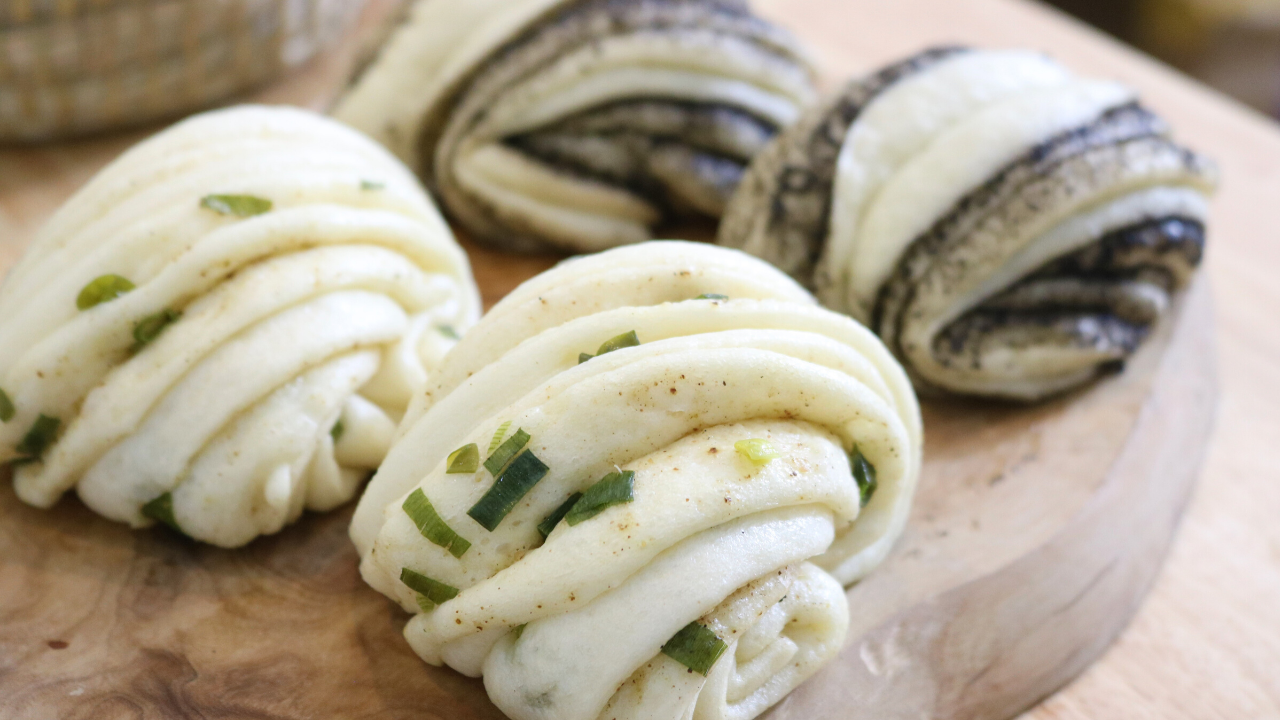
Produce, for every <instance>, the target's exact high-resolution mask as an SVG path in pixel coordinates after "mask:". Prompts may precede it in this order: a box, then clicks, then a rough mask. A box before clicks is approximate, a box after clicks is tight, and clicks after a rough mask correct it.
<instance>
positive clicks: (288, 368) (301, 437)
mask: <svg viewBox="0 0 1280 720" xmlns="http://www.w3.org/2000/svg"><path fill="white" fill-rule="evenodd" d="M210 195H230V196H248V197H250V198H256V199H257V200H259V201H267V202H269V204H270V205H269V209H266V210H265V212H248V213H246V214H245V215H244V216H238V215H236V214H235V213H230V214H224V213H222V212H219V211H217V210H215V209H212V208H210V207H206V205H205V204H204V203H203V199H204V198H205V197H206V196H210ZM259 209H261V208H259ZM107 275H116V276H119V277H122V278H124V279H125V280H127V281H128V282H129V283H130V284H131V285H132V286H134V287H133V288H132V289H130V290H128V291H127V292H125V293H124V294H122V295H120V296H118V297H115V298H113V299H109V300H107V301H105V302H101V303H99V304H97V305H94V306H91V307H88V308H85V309H81V308H79V307H78V306H77V298H78V296H79V295H80V292H81V290H82V288H85V287H86V286H87V285H89V284H90V283H92V282H94V281H95V279H97V278H101V277H103V276H107ZM161 313H167V315H166V316H165V317H167V324H163V325H162V329H161V330H160V331H159V332H157V333H154V336H153V337H149V338H147V342H145V343H143V342H140V340H139V338H138V336H137V335H136V334H135V330H136V328H138V326H139V323H140V322H142V321H143V320H144V319H146V318H149V317H153V316H159V314H161ZM478 313H479V300H478V293H477V291H476V288H475V286H474V282H473V281H472V279H471V274H470V268H469V266H468V263H467V259H466V257H465V255H464V254H463V253H462V251H461V249H460V248H458V246H457V245H456V244H455V243H454V241H453V238H452V235H451V233H450V232H449V229H448V227H447V226H446V225H445V224H444V222H443V220H442V219H441V218H440V216H439V214H438V212H437V211H436V210H435V208H434V206H432V204H431V203H430V201H429V200H428V199H427V198H426V196H425V195H424V194H423V192H422V190H421V188H420V187H419V186H418V184H417V182H416V180H415V179H414V177H413V176H412V174H411V173H409V172H408V171H407V170H406V169H405V168H404V166H403V165H401V164H400V163H399V162H398V161H397V160H396V159H395V158H394V157H392V156H391V155H390V154H388V153H387V152H386V151H385V150H383V149H382V148H380V147H378V146H377V145H376V144H374V143H373V142H371V141H369V140H368V139H367V138H364V137H362V136H360V135H359V134H358V133H355V132H353V131H351V130H349V129H347V128H345V127H343V126H342V125H339V124H337V123H334V122H332V121H329V120H326V119H323V118H320V117H318V116H315V115H313V114H311V113H307V112H304V111H300V110H294V109H285V108H269V107H253V106H246V107H239V108H232V109H229V110H222V111H216V112H211V113H206V114H204V115H199V116H196V117H193V118H191V119H188V120H186V121H184V122H181V123H179V124H177V125H175V126H174V127H172V128H170V129H168V130H166V131H164V132H162V133H160V134H158V135H156V136H155V137H153V138H151V139H149V140H147V141H145V142H143V143H141V144H139V145H138V146H136V147H134V148H133V149H131V150H129V151H128V152H126V153H125V154H124V155H123V156H121V157H120V158H119V159H117V160H116V161H115V162H113V163H112V164H111V165H109V166H108V167H107V168H106V169H104V170H103V171H102V172H100V173H99V174H98V175H97V176H95V177H94V178H93V179H92V180H91V181H90V182H89V183H88V184H87V185H86V186H85V187H84V188H83V189H82V190H81V191H80V192H79V193H77V194H76V195H75V196H74V197H72V198H71V199H70V200H69V201H67V203H66V204H65V205H64V206H63V207H62V208H61V209H60V210H59V211H58V212H57V213H56V214H55V215H54V216H53V217H52V218H51V219H50V220H49V221H48V223H47V224H46V225H45V227H44V228H43V229H42V231H41V232H40V234H39V235H38V236H37V237H36V239H35V240H34V241H33V243H32V245H31V247H30V248H29V249H28V251H27V253H26V254H25V255H24V257H23V258H22V260H21V261H20V262H19V263H18V264H17V266H16V267H15V268H14V270H13V271H12V273H11V274H10V276H9V277H8V278H7V280H6V282H5V283H4V285H3V287H0V317H3V320H2V321H0V390H2V391H3V392H4V394H5V397H7V398H8V399H9V400H10V401H11V402H12V403H13V405H14V410H15V412H14V416H13V417H12V418H10V419H9V420H7V421H6V422H4V423H2V424H0V462H5V461H13V460H17V461H19V463H18V464H17V466H16V468H15V472H14V474H15V488H16V490H17V493H18V495H19V497H21V498H22V499H23V500H25V501H26V502H28V503H31V504H33V505H37V506H40V507H50V506H52V505H53V504H54V503H56V502H57V500H58V499H59V498H60V497H61V496H62V495H63V493H65V492H66V491H68V490H71V489H72V488H75V489H76V490H77V492H78V493H79V495H80V497H81V499H83V500H84V502H85V503H86V504H87V505H89V507H90V508H92V509H93V510H95V511H97V512H98V513H100V514H102V515H104V516H106V517H108V518H111V519H113V520H118V521H120V522H125V523H128V524H130V525H132V526H134V527H142V526H146V525H150V524H152V523H154V522H155V521H156V520H157V519H159V520H162V521H165V522H169V521H170V520H172V521H174V524H176V526H177V527H178V528H179V529H180V530H181V531H182V532H183V533H185V534H187V535H189V536H190V537H193V538H195V539H198V540H201V541H204V542H209V543H213V544H216V545H222V546H228V547H233V546H238V545H243V544H244V543H247V542H249V541H250V540H252V539H253V538H255V537H257V536H258V535H261V534H264V533H273V532H277V531H279V530H280V529H281V528H282V527H283V526H284V525H285V524H287V523H288V522H292V521H293V520H295V519H297V517H298V516H299V514H300V513H301V512H302V511H303V509H305V508H310V509H314V510H329V509H332V508H334V507H336V506H338V505H340V504H342V503H343V502H346V501H347V500H349V499H350V498H351V497H352V496H353V495H354V494H355V492H356V490H357V489H358V487H359V485H360V483H361V481H362V480H363V479H364V477H365V476H366V475H367V474H368V473H369V472H370V471H371V470H373V469H374V468H376V467H377V465H378V464H379V463H380V462H381V460H382V457H383V456H384V455H385V453H386V451H387V449H388V447H389V446H390V443H391V438H392V436H393V435H394V432H395V425H396V422H397V421H398V420H399V419H400V417H401V415H402V414H403V413H404V411H405V408H406V407H407V406H408V404H409V400H410V398H411V397H413V396H414V395H417V394H420V393H421V392H423V391H424V390H425V387H426V383H427V378H428V376H429V373H430V372H432V371H434V369H435V368H436V366H438V364H439V361H440V359H441V357H442V356H443V349H447V345H448V344H452V341H449V340H447V339H446V338H444V337H443V335H441V334H440V332H439V331H438V330H437V328H438V327H440V326H446V325H447V326H449V327H451V328H453V330H454V331H455V332H463V331H465V330H466V329H467V328H468V327H469V326H470V325H471V324H473V323H474V321H475V319H476V317H477V316H478ZM426 334H434V335H439V336H440V337H441V340H433V341H431V342H428V341H426V340H425V339H424V337H423V336H424V335H426ZM440 343H446V345H445V347H444V348H442V347H441V345H440ZM41 416H44V417H46V418H54V419H56V424H57V427H56V431H55V432H54V433H53V434H52V435H51V436H50V437H49V438H48V440H49V442H48V443H47V446H46V447H43V448H38V450H39V452H38V453H36V454H34V455H33V454H32V447H31V446H30V444H29V443H27V442H26V438H27V435H28V434H29V432H30V431H31V429H32V428H33V427H36V426H37V425H38V424H39V423H38V418H40V417H41ZM46 424H47V421H46ZM160 500H164V501H167V502H168V503H169V506H170V507H171V515H172V517H171V518H168V517H164V516H163V513H162V514H161V515H157V513H156V512H155V511H154V510H144V508H146V507H148V506H149V504H151V503H152V502H153V501H160Z"/></svg>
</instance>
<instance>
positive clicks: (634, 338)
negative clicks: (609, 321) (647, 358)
mask: <svg viewBox="0 0 1280 720" xmlns="http://www.w3.org/2000/svg"><path fill="white" fill-rule="evenodd" d="M639 344H640V337H639V336H638V335H636V331H635V330H632V331H631V332H625V333H622V334H621V335H618V336H616V337H611V338H609V339H608V340H605V341H604V344H603V345H601V346H600V349H599V350H596V354H595V355H589V354H587V353H578V364H579V365H581V364H582V363H584V362H586V361H588V360H590V359H591V358H594V357H600V356H601V355H604V354H605V353H611V352H613V351H614V350H621V349H622V348H629V347H635V346H637V345H639Z"/></svg>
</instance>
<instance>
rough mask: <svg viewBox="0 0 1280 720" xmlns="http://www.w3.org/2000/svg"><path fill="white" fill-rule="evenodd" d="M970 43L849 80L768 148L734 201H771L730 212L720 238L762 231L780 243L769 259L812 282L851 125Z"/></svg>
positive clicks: (737, 240)
mask: <svg viewBox="0 0 1280 720" xmlns="http://www.w3.org/2000/svg"><path fill="white" fill-rule="evenodd" d="M967 51H968V49H967V48H963V47H938V48H931V49H928V50H925V51H923V52H921V53H918V54H916V55H913V56H911V57H909V58H907V59H905V60H903V61H901V62H898V63H895V64H893V65H890V66H888V67H886V68H884V69H882V70H880V71H879V72H877V73H875V74H874V75H872V76H870V77H867V78H863V79H860V80H856V81H854V82H851V83H849V84H848V85H847V86H845V88H844V89H843V90H842V91H841V92H840V93H838V94H837V95H836V96H835V97H833V98H832V99H831V100H829V101H827V103H826V105H825V106H823V107H821V108H820V109H818V110H817V111H815V112H810V113H807V114H806V115H805V116H804V117H802V118H801V119H800V120H799V121H798V122H797V123H796V124H795V125H794V126H793V127H791V128H790V129H789V130H788V132H787V135H786V140H785V141H784V142H782V143H780V144H775V145H773V146H771V147H769V148H767V149H766V150H765V151H764V152H763V153H761V155H760V157H758V158H757V160H756V162H757V163H758V166H757V170H756V171H755V172H752V173H751V174H749V175H748V176H747V179H746V180H745V182H747V183H750V185H749V186H744V187H743V188H742V190H741V197H740V198H739V201H738V202H736V203H735V205H737V204H738V203H741V202H742V201H743V200H749V201H750V202H751V204H752V205H755V204H764V205H767V208H768V209H767V211H765V210H761V209H759V208H757V207H744V208H742V213H741V215H740V216H739V217H734V213H730V215H729V216H727V217H726V218H725V226H724V227H722V228H721V233H720V239H721V242H722V243H723V244H725V245H729V246H735V245H737V246H739V247H740V246H741V243H745V242H748V241H749V240H750V238H751V236H752V234H753V233H756V232H763V234H764V235H765V236H766V237H767V238H768V243H769V244H770V245H771V246H773V248H774V249H773V250H772V251H771V253H772V257H770V258H769V259H770V260H771V261H773V262H774V263H775V264H776V265H778V267H779V268H780V269H781V270H782V271H783V272H786V273H787V274H789V275H791V276H792V277H793V278H795V279H796V280H797V281H798V282H800V283H802V284H803V285H805V286H807V287H809V288H812V287H813V269H814V267H815V265H816V264H817V262H818V258H819V257H820V256H821V255H822V249H823V247H824V245H825V244H826V242H827V234H828V232H829V229H830V223H831V204H832V192H833V190H834V185H835V174H836V161H837V160H838V159H839V157H840V148H841V147H842V146H843V145H844V141H845V137H846V136H847V135H848V134H849V129H850V128H851V127H852V126H853V124H854V122H856V121H857V119H858V117H859V116H860V115H861V114H862V111H863V109H864V108H866V107H867V106H868V105H869V104H870V103H871V101H873V100H875V99H876V98H877V97H879V96H880V95H881V94H882V93H884V92H885V91H886V90H888V89H889V88H891V87H893V86H894V85H895V84H897V83H898V82H899V81H901V80H903V79H905V78H908V77H911V76H912V75H915V74H917V73H919V72H921V71H924V70H926V69H928V68H930V67H932V66H934V65H936V64H937V63H939V62H941V61H943V60H945V59H947V58H949V57H952V56H954V55H957V54H959V53H963V52H967ZM762 212H767V217H766V218H765V219H764V223H763V225H764V227H763V228H756V227H754V223H755V222H756V218H757V216H758V215H759V214H760V213H762ZM739 225H741V226H739Z"/></svg>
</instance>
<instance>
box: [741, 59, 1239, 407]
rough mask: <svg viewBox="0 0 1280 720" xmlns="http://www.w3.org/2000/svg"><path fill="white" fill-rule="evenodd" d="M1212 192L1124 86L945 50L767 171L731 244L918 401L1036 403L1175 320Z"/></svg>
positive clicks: (878, 89) (832, 114)
mask: <svg viewBox="0 0 1280 720" xmlns="http://www.w3.org/2000/svg"><path fill="white" fill-rule="evenodd" d="M1215 182H1216V171H1215V169H1214V166H1213V164H1212V163H1211V162H1209V161H1208V160H1206V159H1205V158H1204V157H1202V156H1200V155H1197V154H1195V153H1193V152H1191V151H1190V150H1187V149H1186V148H1184V147H1182V146H1181V145H1179V144H1177V143H1175V142H1173V141H1172V140H1171V139H1170V137H1169V128H1168V126H1167V125H1166V124H1165V123H1164V121H1162V120H1161V119H1160V118H1159V117H1157V116H1156V115H1155V114H1153V113H1152V112H1151V111H1150V110H1147V109H1146V108H1145V107H1143V106H1142V105H1141V104H1139V103H1138V101H1137V99H1136V97H1135V95H1134V93H1133V91H1132V90H1130V89H1128V88H1126V87H1124V86H1122V85H1119V84H1116V83H1114V82H1109V81H1103V80H1093V79H1087V78H1081V77H1078V76H1076V75H1074V74H1073V73H1071V72H1070V71H1068V70H1067V69H1065V68H1064V67H1062V66H1061V65H1059V64H1058V63H1056V62H1054V61H1053V60H1051V59H1049V58H1047V57H1045V56H1043V55H1039V54H1036V53H1032V52H1025V51H1016V50H1012V51H1011V50H1001V51H970V50H964V49H959V48H947V49H938V50H930V51H928V52H925V53H922V54H920V55H917V56H915V57H912V58H909V59H907V60H905V61H903V62H901V63H898V64H896V65H892V66H890V67H888V68H885V69H884V70H881V71H880V72H878V73H876V74H874V75H872V76H870V77H867V78H865V79H862V80H858V81H855V82H853V83H851V84H850V85H849V86H847V87H846V88H845V89H844V91H842V92H841V93H839V94H838V95H836V96H834V97H832V98H831V99H829V100H828V101H826V102H824V103H822V104H821V105H820V106H818V107H816V108H815V109H813V110H812V111H810V112H809V113H808V114H807V115H806V116H805V117H804V118H803V119H801V120H800V121H798V122H797V123H796V124H795V125H794V126H793V127H792V128H790V129H789V130H788V131H786V132H785V133H784V134H783V135H782V136H780V137H779V138H778V139H777V140H776V141H775V142H774V143H773V144H772V145H771V146H770V147H769V148H768V149H766V150H765V151H763V152H762V153H761V154H760V155H758V156H757V158H756V160H755V162H754V163H753V165H752V166H751V168H750V169H749V171H748V174H747V177H746V179H745V180H744V181H743V183H742V185H741V187H740V188H739V190H738V193H737V195H736V196H735V197H734V199H733V201H732V202H731V204H730V207H729V210H728V211H727V213H726V216H725V219H724V222H723V223H722V225H721V229H720V237H719V241H720V243H721V244H724V245H728V246H731V247H736V248H741V249H744V250H747V251H748V252H751V253H752V254H755V255H757V256H759V257H762V258H765V259H767V260H769V261H770V262H773V263H774V264H776V265H777V266H778V267H780V268H782V269H783V270H785V271H786V272H788V273H790V274H791V275H792V276H793V277H795V278H797V279H799V280H800V281H801V282H804V283H806V284H808V285H811V286H812V287H813V288H814V289H815V290H816V292H817V294H818V297H819V299H821V300H822V302H823V303H824V304H825V305H827V306H828V307H831V308H834V309H838V310H841V311H843V312H847V313H849V314H851V315H853V316H854V317H856V318H859V319H861V320H863V321H865V322H868V323H869V324H870V325H871V327H872V328H874V329H875V330H876V331H877V332H878V333H879V334H880V336H881V337H882V338H884V340H885V342H886V344H887V345H888V346H889V348H890V349H891V350H892V351H893V352H894V354H895V355H896V356H897V357H898V358H899V359H900V360H901V361H902V362H903V364H904V366H905V367H906V368H907V370H908V372H909V373H910V374H911V376H912V379H913V380H914V381H915V383H916V385H917V387H918V388H920V389H922V390H932V391H949V392H954V393H961V394H972V395H986V396H997V397H1006V398H1013V399H1020V400H1035V399H1039V398H1042V397H1045V396H1047V395H1051V394H1053V393H1057V392H1061V391H1063V390H1066V389H1069V388H1072V387H1075V386H1077V385H1080V384H1081V383H1084V382H1086V381H1088V380H1090V379H1091V378H1093V377H1095V376H1096V375H1097V374H1098V373H1099V372H1100V371H1103V370H1106V369H1107V368H1113V367H1118V366H1121V365H1122V364H1123V362H1124V360H1125V359H1126V358H1127V357H1128V356H1129V355H1130V354H1132V353H1133V352H1134V350H1135V349H1136V348H1137V347H1138V345H1139V344H1140V343H1141V342H1142V340H1143V338H1144V337H1146V336H1147V335H1148V334H1149V332H1150V330H1151V328H1152V326H1153V325H1154V324H1155V323H1156V322H1157V321H1158V320H1159V318H1160V317H1161V316H1162V315H1164V314H1165V313H1166V312H1167V311H1168V309H1169V307H1170V303H1171V300H1172V296H1173V294H1174V293H1175V292H1176V291H1177V290H1178V289H1180V288H1182V287H1184V286H1185V285H1186V284H1187V282H1188V281H1189V280H1190V278H1191V276H1192V273H1193V272H1194V270H1195V268H1196V267H1197V265H1198V264H1199V263H1200V259H1201V256H1202V254H1203V248H1204V238H1205V222H1206V216H1207V211H1208V208H1207V196H1208V195H1209V194H1210V193H1211V192H1212V190H1213V188H1214V185H1215Z"/></svg>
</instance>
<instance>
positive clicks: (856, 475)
mask: <svg viewBox="0 0 1280 720" xmlns="http://www.w3.org/2000/svg"><path fill="white" fill-rule="evenodd" d="M849 467H850V469H851V470H853V479H854V482H856V483H858V500H859V503H860V504H861V507H866V506H867V503H869V502H871V496H872V495H875V493H876V487H877V485H878V483H877V482H876V466H875V465H872V464H871V463H869V462H867V458H866V457H864V456H863V454H862V451H861V450H859V449H858V448H856V447H855V448H854V449H853V454H852V455H850V456H849Z"/></svg>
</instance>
